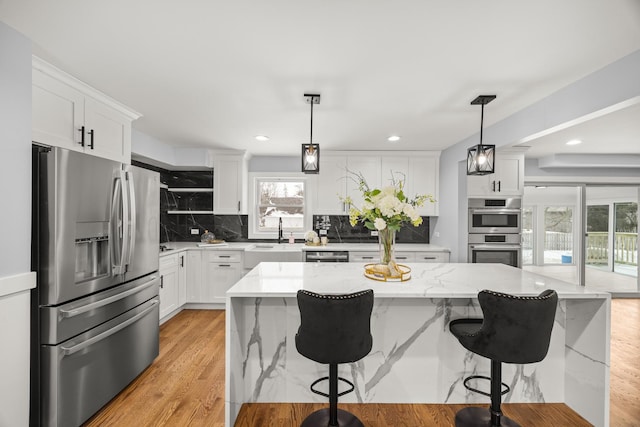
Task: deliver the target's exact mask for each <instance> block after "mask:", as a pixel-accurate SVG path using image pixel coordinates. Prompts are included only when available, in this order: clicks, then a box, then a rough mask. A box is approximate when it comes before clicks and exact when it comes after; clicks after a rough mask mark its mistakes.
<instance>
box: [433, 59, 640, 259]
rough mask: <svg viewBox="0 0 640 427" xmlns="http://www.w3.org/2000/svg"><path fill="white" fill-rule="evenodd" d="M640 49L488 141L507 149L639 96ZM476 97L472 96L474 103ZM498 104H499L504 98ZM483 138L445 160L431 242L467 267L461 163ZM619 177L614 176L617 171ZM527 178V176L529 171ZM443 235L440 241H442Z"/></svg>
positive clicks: (501, 127) (500, 128) (520, 115)
mask: <svg viewBox="0 0 640 427" xmlns="http://www.w3.org/2000/svg"><path fill="white" fill-rule="evenodd" d="M639 75H640V50H638V51H636V52H634V53H632V54H630V55H628V56H626V57H624V58H622V59H620V60H618V61H616V62H614V63H612V64H610V65H608V66H607V67H605V68H603V69H601V70H598V71H596V72H594V73H592V74H590V75H588V76H586V77H584V78H583V79H581V80H578V81H577V82H574V83H572V84H571V85H569V86H567V87H565V88H563V89H561V90H559V91H557V92H555V93H553V94H552V95H550V96H548V97H546V98H544V99H542V100H540V101H538V102H537V103H535V104H533V105H531V106H529V107H527V108H525V109H523V110H521V111H519V112H517V113H515V114H513V115H512V116H510V117H507V118H506V119H504V120H502V121H500V122H498V123H496V124H494V125H492V126H489V127H487V128H485V129H484V135H483V142H484V143H486V144H495V145H496V147H498V151H499V149H500V148H499V147H505V146H507V145H511V144H514V143H517V142H520V141H522V140H524V139H526V138H527V137H529V136H531V135H534V134H537V133H540V132H543V131H545V130H548V129H550V128H553V127H555V126H561V125H563V124H564V123H566V122H570V121H572V120H576V119H579V118H581V117H583V116H585V115H587V114H591V113H594V112H596V111H600V110H602V109H604V108H607V107H610V106H612V105H616V104H618V103H621V102H623V101H627V100H629V99H631V98H634V97H636V96H640V79H639V78H638V76H639ZM476 95H477V94H469V99H472V98H473V97H474V96H476ZM497 95H498V99H497V100H496V101H494V102H499V101H500V94H497ZM478 141H479V134H476V135H472V136H470V137H469V138H467V139H465V140H463V141H460V142H458V143H457V144H455V145H453V146H452V147H449V148H448V149H446V150H444V151H443V152H442V154H441V156H440V204H439V206H440V216H439V218H438V220H437V221H434V225H435V227H434V230H433V231H434V234H433V238H432V240H431V241H432V243H434V244H438V245H442V246H446V247H449V248H450V249H451V261H452V262H466V258H467V255H466V244H465V243H464V242H465V241H466V232H467V231H466V227H465V226H464V224H466V215H467V212H466V191H464V192H462V191H460V192H459V191H458V190H461V189H464V188H466V187H465V184H464V183H463V182H462V181H463V180H464V181H466V176H465V175H464V169H463V168H461V167H460V162H461V161H464V160H465V158H466V149H467V148H468V147H471V146H472V145H476V144H477V143H478ZM612 172H615V171H612ZM525 179H527V173H526V170H525ZM438 235H439V237H438Z"/></svg>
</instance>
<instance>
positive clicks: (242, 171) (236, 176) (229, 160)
mask: <svg viewBox="0 0 640 427" xmlns="http://www.w3.org/2000/svg"><path fill="white" fill-rule="evenodd" d="M246 184H247V161H246V158H245V155H244V154H214V159H213V212H214V213H215V214H216V215H232V214H246V213H247V185H246Z"/></svg>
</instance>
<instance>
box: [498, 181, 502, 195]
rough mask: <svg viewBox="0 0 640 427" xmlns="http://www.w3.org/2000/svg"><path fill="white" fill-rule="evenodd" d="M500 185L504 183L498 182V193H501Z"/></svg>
mask: <svg viewBox="0 0 640 427" xmlns="http://www.w3.org/2000/svg"><path fill="white" fill-rule="evenodd" d="M500 184H502V181H498V193H499V192H500Z"/></svg>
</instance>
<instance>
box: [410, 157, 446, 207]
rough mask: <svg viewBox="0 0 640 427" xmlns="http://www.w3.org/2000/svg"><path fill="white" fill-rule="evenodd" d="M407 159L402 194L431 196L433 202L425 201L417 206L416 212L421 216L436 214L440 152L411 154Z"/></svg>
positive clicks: (412, 196)
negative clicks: (407, 165)
mask: <svg viewBox="0 0 640 427" xmlns="http://www.w3.org/2000/svg"><path fill="white" fill-rule="evenodd" d="M408 160H409V172H408V173H407V182H406V186H405V191H404V194H405V195H406V196H407V197H409V198H410V199H412V198H414V197H415V196H416V195H418V194H426V195H430V196H432V197H433V198H434V199H435V202H434V203H431V202H429V201H426V202H425V203H424V205H423V206H422V207H420V208H418V213H419V214H420V215H422V216H438V197H439V196H440V193H439V188H438V181H439V176H440V153H434V154H432V155H428V156H426V155H425V156H417V155H416V156H411V157H410V158H409V159H408Z"/></svg>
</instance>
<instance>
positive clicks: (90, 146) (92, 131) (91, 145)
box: [89, 129, 96, 150]
mask: <svg viewBox="0 0 640 427" xmlns="http://www.w3.org/2000/svg"><path fill="white" fill-rule="evenodd" d="M95 133H96V132H95V131H94V130H93V129H91V130H90V131H89V135H91V143H90V144H89V148H91V149H92V150H93V136H94V135H95Z"/></svg>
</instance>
